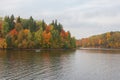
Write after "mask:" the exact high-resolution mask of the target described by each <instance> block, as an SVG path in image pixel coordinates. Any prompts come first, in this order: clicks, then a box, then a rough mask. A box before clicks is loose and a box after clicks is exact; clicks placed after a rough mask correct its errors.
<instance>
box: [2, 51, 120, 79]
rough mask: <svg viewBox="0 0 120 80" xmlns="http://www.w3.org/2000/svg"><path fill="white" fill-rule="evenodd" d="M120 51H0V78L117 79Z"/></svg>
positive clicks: (119, 68)
mask: <svg viewBox="0 0 120 80" xmlns="http://www.w3.org/2000/svg"><path fill="white" fill-rule="evenodd" d="M118 53H120V51H119V50H118V51H115V50H55V51H53V50H48V51H41V52H40V53H36V52H35V51H11V50H7V51H5V50H0V79H1V80H2V79H4V80H15V79H16V80H118V79H119V78H120V77H119V76H120V74H119V70H120V67H119V64H120V54H118Z"/></svg>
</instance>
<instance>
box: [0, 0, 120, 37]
mask: <svg viewBox="0 0 120 80" xmlns="http://www.w3.org/2000/svg"><path fill="white" fill-rule="evenodd" d="M0 5H1V7H0V15H1V16H5V15H11V14H15V16H18V15H20V16H21V17H25V18H28V17H29V16H31V15H32V16H33V17H34V18H35V19H45V21H46V22H47V23H49V22H51V21H52V20H54V19H58V21H59V22H61V23H62V24H63V26H64V27H65V29H66V30H70V31H71V33H72V35H74V36H75V37H76V38H82V37H88V36H91V35H94V34H99V33H103V32H107V31H116V30H120V10H119V9H120V1H119V0H99V1H98V0H58V1H56V0H44V1H43V0H1V2H0Z"/></svg>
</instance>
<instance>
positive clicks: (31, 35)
mask: <svg viewBox="0 0 120 80" xmlns="http://www.w3.org/2000/svg"><path fill="white" fill-rule="evenodd" d="M75 47H76V40H75V38H74V37H71V33H70V32H69V31H65V30H64V28H63V26H62V24H60V23H58V22H57V20H55V21H52V22H51V23H50V24H46V23H45V21H44V20H40V21H37V20H34V19H33V18H32V16H31V17H30V18H29V19H23V18H21V17H20V16H18V17H17V18H15V17H14V15H11V16H5V17H4V18H0V48H23V49H24V48H25V49H31V48H53V49H56V48H57V49H58V48H59V49H60V48H64V49H68V48H75Z"/></svg>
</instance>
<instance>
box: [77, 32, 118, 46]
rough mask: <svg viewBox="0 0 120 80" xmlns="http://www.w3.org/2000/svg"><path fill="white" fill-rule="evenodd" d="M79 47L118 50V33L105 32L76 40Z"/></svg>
mask: <svg viewBox="0 0 120 80" xmlns="http://www.w3.org/2000/svg"><path fill="white" fill-rule="evenodd" d="M77 46H79V47H94V48H120V31H115V32H107V33H104V34H100V35H94V36H91V37H89V38H83V39H81V40H77Z"/></svg>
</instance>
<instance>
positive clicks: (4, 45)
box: [0, 38, 7, 49]
mask: <svg viewBox="0 0 120 80" xmlns="http://www.w3.org/2000/svg"><path fill="white" fill-rule="evenodd" d="M0 48H1V49H4V48H7V43H6V40H5V39H3V38H0Z"/></svg>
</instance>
